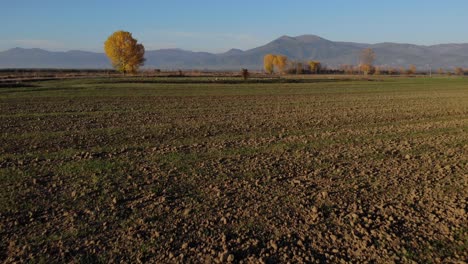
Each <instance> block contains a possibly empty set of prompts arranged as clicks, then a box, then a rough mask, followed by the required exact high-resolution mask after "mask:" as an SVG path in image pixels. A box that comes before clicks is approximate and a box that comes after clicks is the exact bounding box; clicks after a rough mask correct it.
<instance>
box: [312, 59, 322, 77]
mask: <svg viewBox="0 0 468 264" xmlns="http://www.w3.org/2000/svg"><path fill="white" fill-rule="evenodd" d="M309 67H310V72H311V73H315V74H317V73H319V72H320V68H321V67H322V65H321V63H320V61H309Z"/></svg>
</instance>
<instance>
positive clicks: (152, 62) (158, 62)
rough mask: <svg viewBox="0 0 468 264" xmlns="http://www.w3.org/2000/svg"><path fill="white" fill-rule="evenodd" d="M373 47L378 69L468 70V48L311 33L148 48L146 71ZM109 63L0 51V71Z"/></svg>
mask: <svg viewBox="0 0 468 264" xmlns="http://www.w3.org/2000/svg"><path fill="white" fill-rule="evenodd" d="M364 48H372V49H373V50H374V51H375V53H376V62H375V64H376V65H383V66H392V67H408V66H409V65H410V64H414V65H416V66H417V67H418V68H420V69H423V68H424V69H426V68H427V67H429V65H430V67H432V68H433V69H436V68H445V69H448V68H453V67H455V66H459V67H468V43H467V44H440V45H432V46H422V45H413V44H400V43H378V44H365V43H353V42H340V41H331V40H327V39H324V38H321V37H319V36H315V35H302V36H297V37H290V36H282V37H280V38H278V39H276V40H273V41H272V42H270V43H267V44H266V45H263V46H260V47H257V48H253V49H249V50H245V51H243V50H239V49H231V50H229V51H227V52H225V53H208V52H193V51H187V50H182V49H160V50H148V51H146V53H145V58H146V63H145V68H159V69H200V70H202V69H210V70H238V69H240V68H248V69H252V70H254V69H261V68H262V64H263V56H264V55H265V54H268V53H272V54H282V55H285V56H287V57H288V58H289V59H290V60H301V61H307V60H319V61H321V62H322V64H325V65H327V66H328V67H332V68H336V67H338V66H340V65H343V64H353V65H356V64H358V61H359V59H358V58H359V53H360V51H361V50H362V49H364ZM110 67H111V65H110V63H109V60H108V59H107V57H106V55H105V54H104V53H96V52H87V51H80V50H71V51H67V52H52V51H47V50H43V49H23V48H13V49H10V50H6V51H3V52H0V68H68V69H72V68H73V69H84V68H86V69H102V68H110Z"/></svg>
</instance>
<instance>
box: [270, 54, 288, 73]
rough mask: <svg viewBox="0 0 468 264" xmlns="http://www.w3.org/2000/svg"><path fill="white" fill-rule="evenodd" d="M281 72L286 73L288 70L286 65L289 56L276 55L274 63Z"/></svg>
mask: <svg viewBox="0 0 468 264" xmlns="http://www.w3.org/2000/svg"><path fill="white" fill-rule="evenodd" d="M273 64H274V65H275V66H276V67H277V68H278V70H279V71H280V73H284V71H285V70H286V66H287V65H288V57H286V56H283V55H276V56H275V59H274V63H273Z"/></svg>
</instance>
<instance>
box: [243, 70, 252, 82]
mask: <svg viewBox="0 0 468 264" xmlns="http://www.w3.org/2000/svg"><path fill="white" fill-rule="evenodd" d="M241 75H242V78H243V79H244V80H247V79H248V78H249V76H250V73H249V70H248V69H242V71H241Z"/></svg>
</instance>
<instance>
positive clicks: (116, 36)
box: [104, 30, 145, 74]
mask: <svg viewBox="0 0 468 264" xmlns="http://www.w3.org/2000/svg"><path fill="white" fill-rule="evenodd" d="M104 50H105V52H106V55H107V57H109V59H110V61H111V63H112V66H113V67H114V68H115V69H116V70H117V71H120V72H123V73H124V74H125V73H127V72H130V73H134V72H137V71H138V69H139V67H140V66H143V64H144V62H145V58H144V55H145V47H144V46H143V45H142V44H138V41H137V40H136V39H134V38H133V37H132V33H130V32H126V31H122V30H120V31H116V32H114V33H113V34H112V35H111V36H110V37H109V38H108V39H107V40H106V42H105V43H104Z"/></svg>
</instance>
